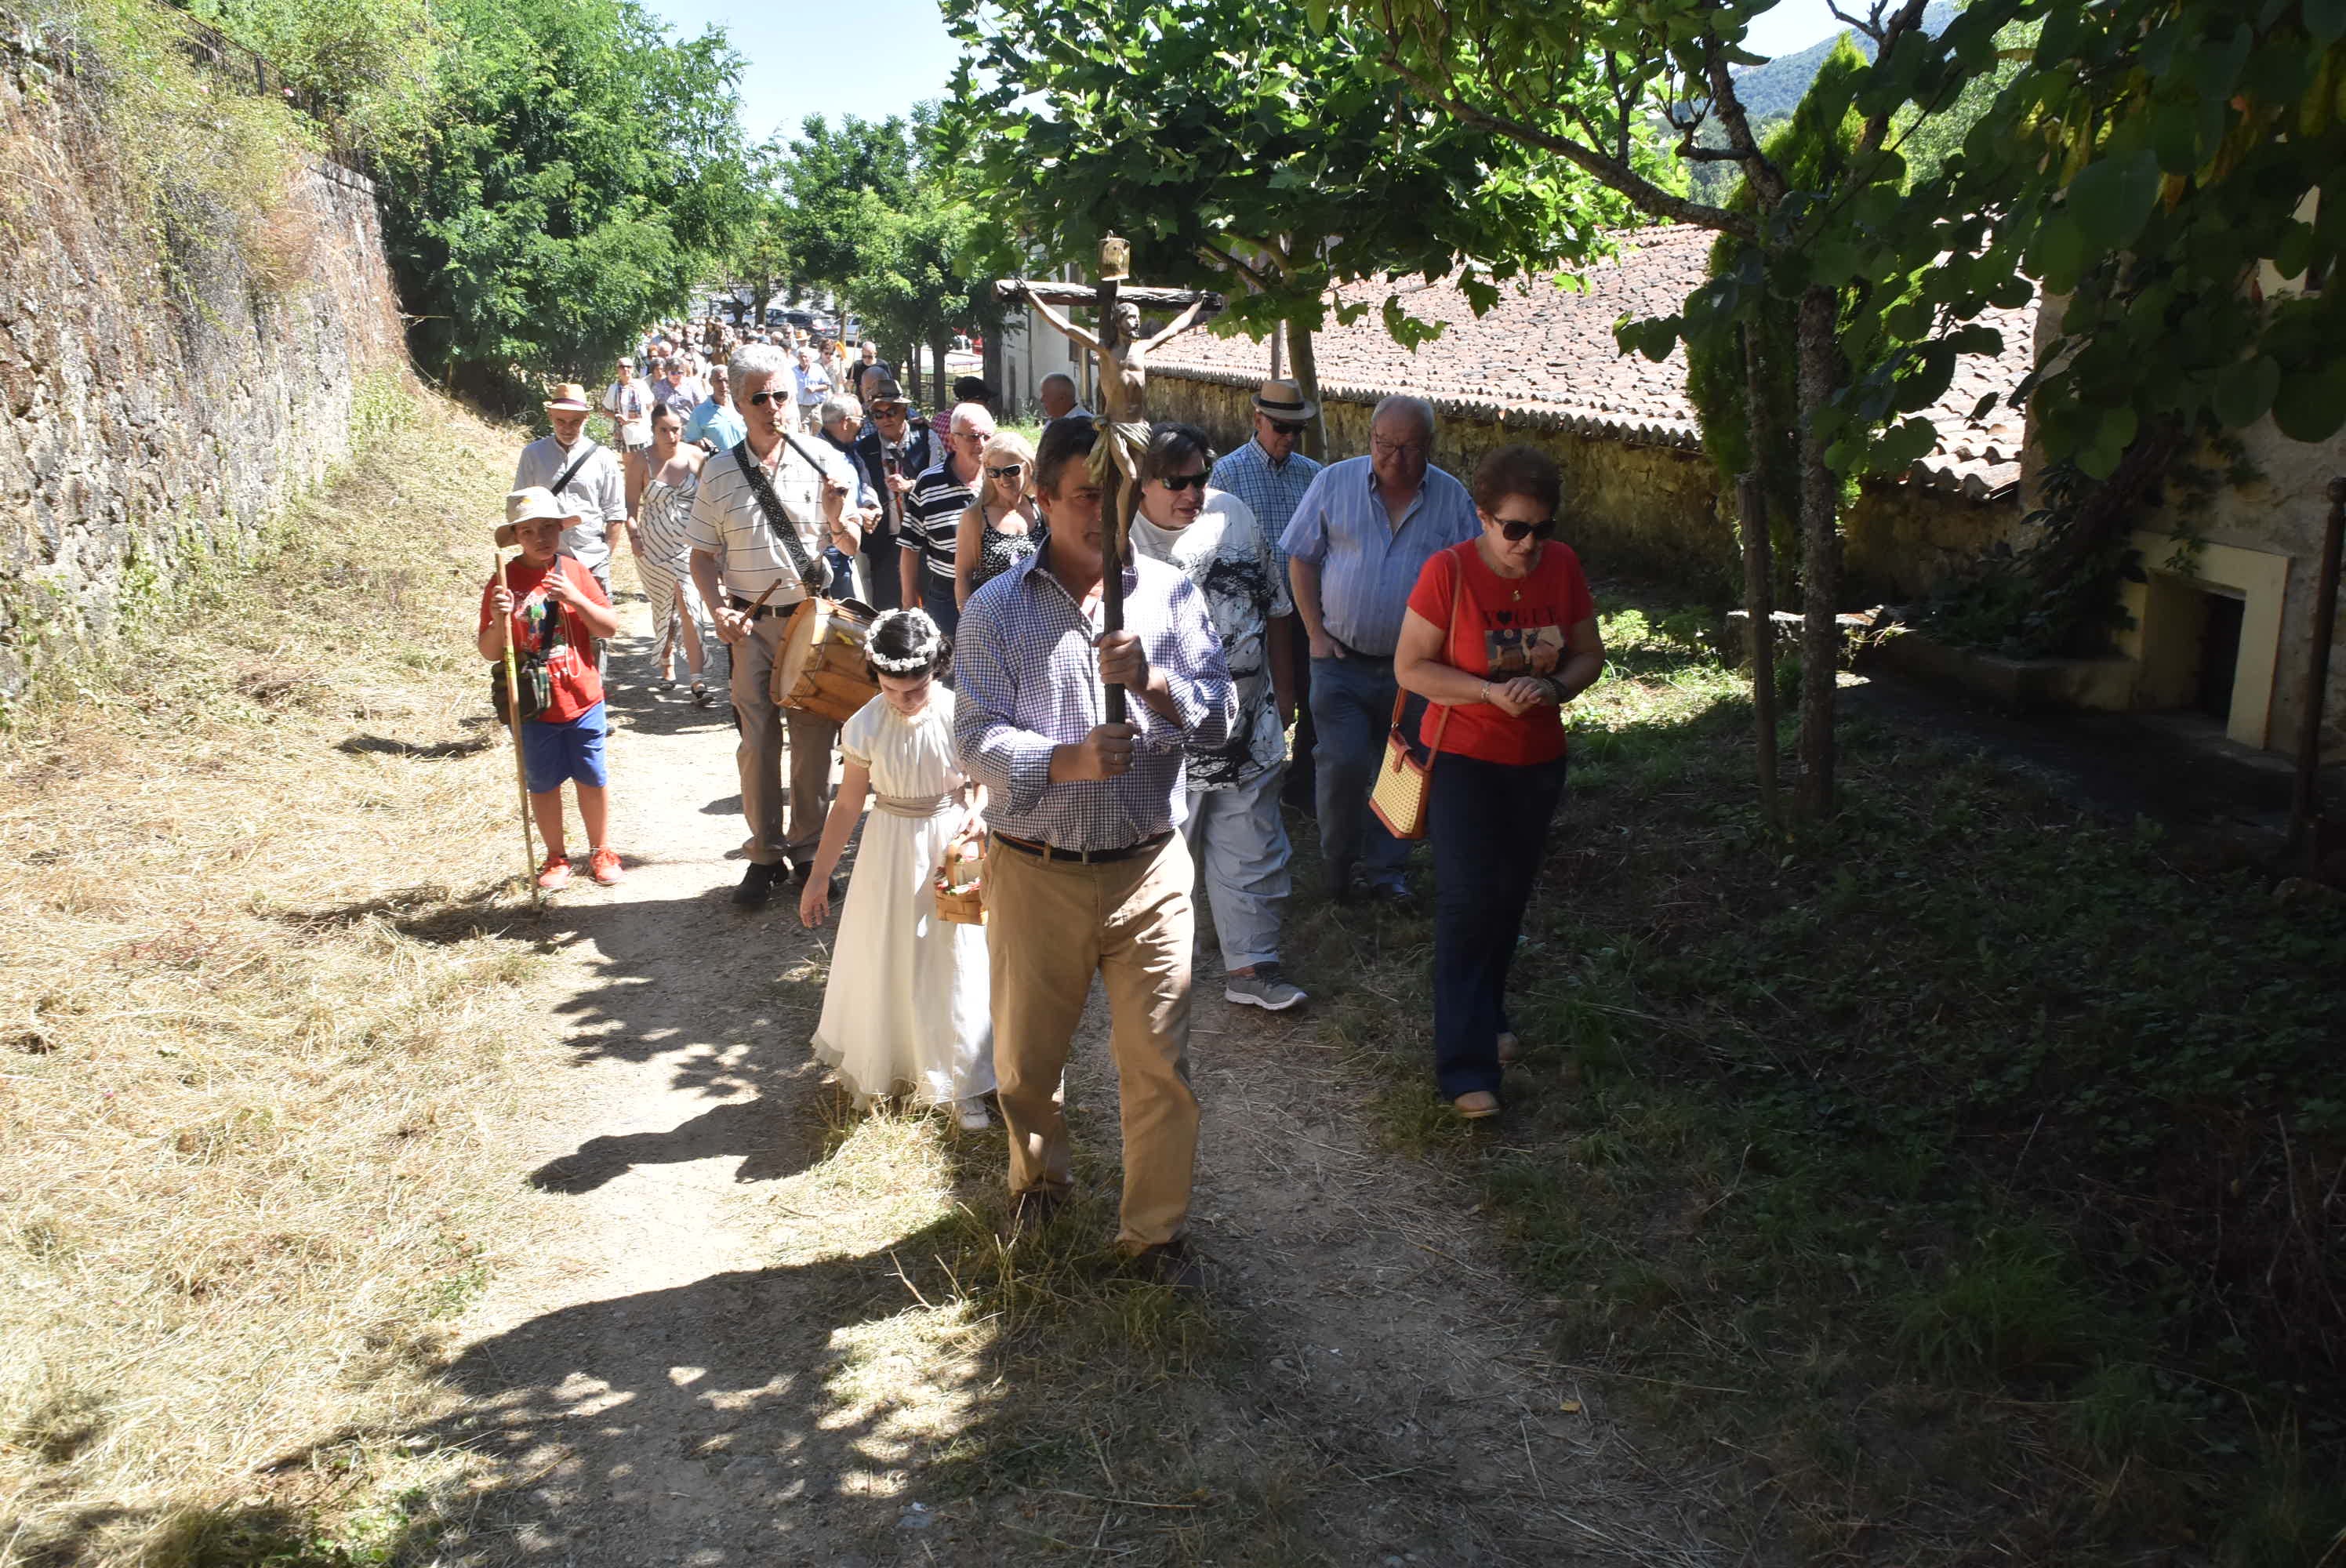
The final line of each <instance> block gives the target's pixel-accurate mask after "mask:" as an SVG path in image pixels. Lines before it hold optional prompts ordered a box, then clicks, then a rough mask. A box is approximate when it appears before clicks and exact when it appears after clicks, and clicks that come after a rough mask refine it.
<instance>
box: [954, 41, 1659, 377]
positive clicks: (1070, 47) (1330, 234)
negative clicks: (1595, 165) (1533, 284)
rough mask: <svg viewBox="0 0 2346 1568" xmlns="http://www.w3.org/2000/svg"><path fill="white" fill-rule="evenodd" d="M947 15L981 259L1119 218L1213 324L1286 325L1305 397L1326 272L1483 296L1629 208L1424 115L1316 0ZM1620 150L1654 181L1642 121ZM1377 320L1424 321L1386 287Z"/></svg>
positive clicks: (1140, 260)
mask: <svg viewBox="0 0 2346 1568" xmlns="http://www.w3.org/2000/svg"><path fill="white" fill-rule="evenodd" d="M945 8H946V15H947V16H948V18H949V23H950V25H951V27H952V29H953V31H954V36H956V37H957V38H959V39H960V41H961V44H962V51H963V53H962V63H961V66H960V69H959V71H958V73H957V74H956V76H955V78H954V98H953V100H952V103H951V106H950V108H949V110H948V112H947V117H946V122H945V130H946V134H947V136H948V138H949V140H950V143H951V145H952V146H953V147H954V148H956V149H958V148H966V149H967V153H968V156H967V158H960V157H958V156H956V157H955V158H954V159H953V161H954V162H955V163H956V164H959V165H965V166H966V167H968V168H973V169H974V171H975V178H976V181H977V183H978V185H979V187H980V188H982V190H983V191H984V195H983V197H982V198H981V199H980V206H981V207H982V209H984V212H985V213H986V215H987V216H988V217H989V218H991V219H995V220H997V221H998V223H999V225H1000V233H1001V238H1002V239H1003V240H1004V241H1005V243H1004V246H1003V248H1002V249H1000V251H999V252H998V253H997V254H996V256H995V257H994V265H995V266H997V267H999V268H1000V269H1002V270H1005V271H1011V270H1021V269H1025V268H1031V267H1034V266H1035V265H1036V264H1038V263H1040V264H1052V263H1057V262H1065V261H1074V262H1078V263H1081V264H1084V265H1086V266H1088V265H1089V264H1090V262H1091V260H1092V258H1094V257H1095V256H1096V254H1097V251H1098V242H1099V239H1100V237H1101V236H1102V235H1103V234H1106V233H1107V232H1110V231H1113V232H1116V233H1118V234H1121V235H1123V236H1124V237H1125V238H1126V239H1127V240H1129V241H1130V242H1131V244H1132V251H1133V265H1134V268H1135V270H1136V271H1137V275H1138V276H1140V277H1143V278H1146V279H1148V280H1150V281H1152V282H1164V283H1168V284H1181V285H1188V286H1198V287H1211V288H1218V289H1220V290H1225V291H1227V292H1228V293H1229V294H1230V296H1231V303H1230V309H1229V312H1228V313H1227V315H1226V317H1225V321H1227V322H1228V323H1229V324H1231V325H1233V326H1235V327H1236V328H1238V329H1240V330H1244V331H1250V332H1252V333H1254V334H1256V335H1257V336H1261V335H1264V334H1266V333H1268V332H1270V331H1272V330H1273V329H1274V328H1275V327H1277V326H1278V325H1279V324H1280V323H1281V322H1284V323H1285V324H1286V325H1287V328H1288V333H1289V343H1290V349H1291V351H1292V357H1293V361H1294V365H1295V372H1296V375H1297V378H1298V379H1299V380H1300V381H1301V382H1302V383H1303V385H1304V389H1305V395H1306V396H1307V397H1311V398H1312V399H1313V400H1314V401H1317V398H1318V385H1317V382H1318V375H1317V369H1316V362H1315V356H1314V354H1313V352H1312V342H1311V333H1312V332H1314V331H1318V330H1319V329H1320V328H1321V326H1322V325H1323V324H1324V323H1325V321H1326V313H1327V311H1328V310H1329V309H1330V308H1331V300H1330V298H1329V296H1330V293H1331V290H1333V289H1334V288H1335V286H1336V285H1338V284H1340V283H1343V282H1348V281H1352V280H1360V279H1370V278H1390V279H1394V280H1398V279H1400V278H1403V277H1405V276H1410V275H1415V276H1421V277H1424V278H1429V279H1432V278H1443V277H1447V276H1449V275H1451V274H1452V273H1454V272H1455V273H1456V274H1457V275H1458V281H1459V286H1460V287H1461V289H1462V290H1464V292H1465V294H1466V296H1467V298H1468V299H1469V300H1472V301H1474V304H1475V307H1476V308H1477V309H1478V310H1479V309H1483V308H1486V307H1487V306H1488V305H1489V304H1490V303H1491V302H1493V301H1494V300H1495V299H1496V297H1497V296H1496V293H1495V288H1496V286H1497V283H1498V282H1499V281H1500V280H1505V279H1509V278H1515V277H1519V276H1528V275H1530V274H1533V273H1543V274H1544V273H1545V271H1546V270H1553V269H1554V268H1556V267H1557V266H1560V265H1562V264H1564V263H1566V262H1575V261H1578V260H1583V259H1585V258H1586V257H1588V256H1590V255H1591V254H1593V253H1595V252H1596V250H1598V249H1600V248H1601V246H1602V243H1603V241H1602V231H1603V230H1604V229H1606V228H1607V227H1609V226H1612V225H1614V224H1617V223H1619V222H1622V221H1625V220H1626V219H1628V218H1629V217H1630V216H1631V213H1630V209H1629V208H1628V206H1627V203H1625V202H1623V201H1621V200H1620V199H1617V198H1614V197H1611V196H1609V195H1607V193H1605V192H1604V191H1602V190H1601V189H1600V188H1596V187H1595V186H1594V185H1593V184H1592V183H1591V182H1588V181H1586V180H1579V179H1574V178H1555V177H1552V176H1550V175H1548V174H1545V173H1544V172H1542V171H1540V170H1538V169H1535V168H1533V167H1531V166H1530V164H1529V163H1528V161H1527V160H1526V158H1525V157H1524V156H1522V154H1521V153H1520V151H1519V150H1518V149H1517V148H1515V147H1514V146H1513V144H1511V143H1510V142H1508V141H1507V140H1506V139H1505V138H1504V137H1494V136H1491V135H1488V134H1486V133H1484V132H1483V131H1480V130H1477V129H1472V128H1468V127H1463V126H1461V125H1459V124H1457V123H1456V122H1455V121H1454V120H1453V119H1452V118H1450V117H1446V116H1444V115H1443V114H1441V113H1438V112H1436V111H1435V110H1433V108H1432V107H1430V106H1429V105H1428V104H1427V103H1425V102H1424V100H1423V97H1421V96H1420V95H1419V94H1417V93H1416V92H1414V91H1413V90H1412V89H1411V88H1410V87H1409V86H1408V85H1407V84H1406V83H1404V82H1403V81H1402V80H1401V79H1400V78H1399V77H1398V76H1395V75H1394V73H1393V72H1392V70H1391V69H1390V68H1389V67H1388V66H1386V65H1385V64H1384V63H1383V62H1382V58H1381V56H1382V36H1380V35H1379V34H1377V33H1376V32H1375V31H1374V30H1372V29H1371V28H1368V27H1366V26H1364V25H1360V24H1357V23H1354V22H1351V21H1341V20H1340V21H1331V20H1330V18H1329V16H1328V15H1327V12H1326V8H1325V6H1324V5H1314V4H1309V3H1306V0H1034V3H1031V4H1026V5H1017V6H1009V7H996V6H989V5H981V4H979V3H978V0H946V5H945ZM1618 150H1619V151H1620V154H1621V156H1622V158H1624V160H1625V161H1627V162H1629V163H1630V164H1632V165H1634V166H1635V167H1637V168H1643V169H1646V170H1647V172H1648V173H1649V174H1651V175H1652V177H1653V178H1656V179H1658V180H1664V181H1667V180H1668V178H1669V176H1668V172H1667V171H1666V170H1664V169H1663V168H1661V167H1660V165H1659V164H1658V160H1656V159H1655V158H1654V157H1653V156H1652V149H1651V148H1650V147H1649V146H1648V145H1647V141H1646V139H1645V137H1644V136H1643V133H1642V130H1641V129H1640V128H1639V127H1636V126H1628V127H1625V128H1624V131H1623V136H1622V138H1621V141H1620V144H1619V148H1618ZM1361 309H1362V307H1352V308H1349V309H1346V310H1345V311H1344V316H1345V319H1347V320H1349V319H1352V318H1353V317H1355V316H1357V314H1358V313H1359V311H1360V310H1361ZM1384 320H1385V322H1386V324H1387V326H1388V328H1389V329H1390V330H1391V331H1392V332H1393V334H1394V336H1395V337H1396V338H1398V339H1400V340H1401V341H1403V342H1416V341H1422V340H1423V338H1424V337H1425V336H1426V335H1428V334H1429V333H1430V332H1431V331H1435V330H1438V329H1437V327H1435V326H1432V325H1429V324H1428V323H1425V322H1423V321H1418V320H1417V319H1415V318H1414V317H1412V316H1411V315H1409V314H1408V312H1407V311H1405V310H1404V309H1403V305H1402V300H1401V296H1400V294H1399V292H1398V290H1390V291H1389V292H1388V294H1387V297H1386V300H1385V302H1384Z"/></svg>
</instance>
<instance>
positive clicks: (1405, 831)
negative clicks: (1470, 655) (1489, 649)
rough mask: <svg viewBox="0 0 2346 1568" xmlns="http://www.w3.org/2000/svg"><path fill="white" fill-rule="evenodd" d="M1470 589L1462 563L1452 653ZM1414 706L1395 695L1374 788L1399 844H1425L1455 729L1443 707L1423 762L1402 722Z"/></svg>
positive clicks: (1374, 800)
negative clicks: (1437, 770)
mask: <svg viewBox="0 0 2346 1568" xmlns="http://www.w3.org/2000/svg"><path fill="white" fill-rule="evenodd" d="M1465 586H1466V563H1465V562H1464V561H1463V560H1462V561H1460V562H1459V563H1458V575H1457V576H1456V578H1455V579H1454V580H1453V582H1452V583H1451V585H1450V619H1449V623H1448V625H1447V626H1444V627H1443V633H1442V651H1443V653H1444V654H1445V655H1446V654H1448V653H1449V652H1450V643H1451V637H1452V635H1453V634H1454V632H1455V630H1456V628H1457V626H1458V596H1459V594H1460V592H1461V591H1462V590H1464V587H1465ZM1408 705H1409V693H1407V692H1405V691H1397V692H1395V693H1393V711H1392V728H1390V729H1388V730H1387V731H1386V732H1385V754H1384V756H1383V757H1382V759H1380V760H1379V761H1378V763H1377V781H1376V783H1375V784H1374V785H1372V786H1371V787H1370V789H1369V809H1370V810H1372V811H1374V812H1375V813H1376V814H1377V820H1378V821H1380V822H1382V823H1383V824H1384V825H1385V831H1386V832H1388V833H1391V834H1392V836H1393V837H1394V838H1396V839H1423V838H1424V837H1425V831H1426V817H1427V813H1428V811H1429V810H1430V809H1431V808H1432V806H1433V759H1434V757H1435V755H1436V754H1437V753H1439V752H1440V751H1441V749H1442V732H1443V730H1444V729H1446V728H1449V727H1450V705H1449V704H1448V703H1441V704H1438V705H1436V706H1438V707H1439V708H1441V710H1442V712H1441V716H1440V717H1439V718H1435V719H1434V721H1433V737H1432V738H1430V739H1429V740H1428V741H1427V742H1426V747H1425V760H1424V761H1423V762H1420V761H1419V760H1418V759H1417V754H1416V753H1415V752H1414V751H1413V749H1412V748H1411V747H1410V744H1409V735H1408V733H1407V732H1406V731H1405V730H1403V728H1402V723H1401V721H1402V718H1403V712H1404V711H1405V709H1406V708H1407V707H1408Z"/></svg>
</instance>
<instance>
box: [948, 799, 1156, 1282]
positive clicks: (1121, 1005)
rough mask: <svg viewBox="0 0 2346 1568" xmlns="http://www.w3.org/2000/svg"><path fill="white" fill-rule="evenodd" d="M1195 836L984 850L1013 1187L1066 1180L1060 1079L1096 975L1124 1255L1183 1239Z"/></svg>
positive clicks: (998, 1069) (999, 1072) (998, 1066)
mask: <svg viewBox="0 0 2346 1568" xmlns="http://www.w3.org/2000/svg"><path fill="white" fill-rule="evenodd" d="M1195 874H1196V873H1195V872H1194V871H1193V870H1192V869H1191V865H1190V860H1189V850H1188V845H1187V844H1185V843H1183V842H1182V840H1181V835H1180V834H1178V833H1176V834H1174V835H1173V837H1172V838H1171V840H1168V842H1167V843H1166V845H1165V847H1164V848H1163V849H1161V850H1158V851H1157V852H1156V853H1155V854H1153V855H1149V856H1146V857H1136V858H1134V859H1132V860H1115V861H1111V862H1109V863H1108V864H1106V865H1099V866H1086V865H1083V864H1080V863H1078V862H1075V861H1068V860H1054V861H1050V862H1048V863H1045V861H1043V860H1039V859H1037V858H1036V857H1035V856H1033V855H1029V854H1026V853H1025V852H1024V851H1022V850H1014V849H1011V848H1009V847H1008V846H1006V845H1003V844H995V845H993V846H991V848H990V849H989V850H988V852H987V855H986V861H985V906H986V911H987V914H986V947H987V952H988V953H989V955H990V959H991V962H990V964H989V968H990V970H991V972H992V978H993V983H994V1077H995V1079H996V1081H997V1083H998V1084H999V1086H1000V1090H1001V1098H1002V1120H1003V1123H1004V1124H1005V1125H1006V1126H1007V1127H1008V1128H1009V1131H1010V1190H1011V1191H1012V1192H1013V1193H1023V1192H1027V1191H1030V1190H1035V1189H1044V1190H1049V1189H1058V1190H1061V1191H1064V1190H1066V1187H1067V1186H1069V1184H1070V1180H1071V1177H1070V1176H1069V1172H1068V1165H1067V1124H1066V1117H1065V1116H1064V1115H1062V1112H1061V1106H1060V1100H1059V1095H1060V1086H1059V1085H1060V1077H1061V1074H1062V1073H1063V1072H1064V1071H1065V1070H1066V1064H1067V1048H1068V1046H1069V1044H1071V1043H1072V1042H1073V1041H1074V1039H1075V1034H1076V1024H1077V1023H1079V1022H1080V1021H1081V1020H1082V1018H1083V1013H1084V1003H1085V1001H1086V998H1087V997H1088V996H1089V995H1090V994H1091V986H1092V976H1093V975H1094V974H1095V973H1096V974H1098V975H1099V976H1100V978H1101V980H1102V981H1103V982H1104V983H1106V985H1107V1005H1108V1022H1109V1028H1110V1034H1109V1049H1110V1052H1111V1053H1112V1054H1113V1055H1114V1057H1115V1060H1116V1075H1117V1109H1118V1111H1119V1113H1120V1115H1121V1118H1122V1121H1123V1124H1124V1206H1123V1210H1122V1214H1121V1217H1120V1220H1119V1223H1118V1226H1117V1244H1118V1245H1119V1246H1120V1247H1123V1248H1124V1249H1125V1250H1126V1251H1127V1252H1137V1251H1139V1250H1140V1249H1141V1248H1143V1247H1154V1246H1157V1245H1158V1244H1160V1243H1163V1242H1168V1241H1174V1240H1178V1238H1179V1237H1180V1236H1181V1234H1182V1232H1183V1231H1184V1229H1186V1228H1187V1227H1188V1218H1189V1182H1190V1177H1191V1176H1192V1174H1193V1172H1194V1170H1195V1168H1196V1166H1197V1159H1198V1096H1197V1095H1196V1094H1195V1093H1194V1092H1193V1091H1192V1090H1191V1089H1190V1087H1189V949H1190V945H1191V942H1192V941H1193V940H1194V938H1195V936H1196V925H1197V917H1196V913H1195V911H1194V909H1193V907H1192V906H1191V904H1190V901H1189V884H1190V881H1191V880H1192V879H1193V877H1194V876H1195Z"/></svg>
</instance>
